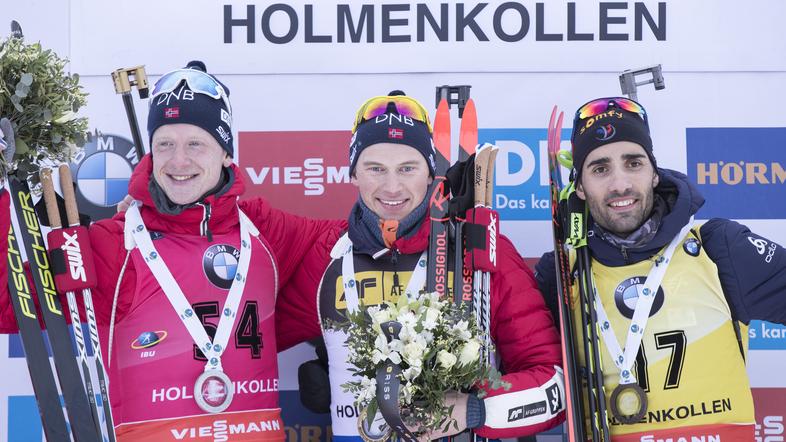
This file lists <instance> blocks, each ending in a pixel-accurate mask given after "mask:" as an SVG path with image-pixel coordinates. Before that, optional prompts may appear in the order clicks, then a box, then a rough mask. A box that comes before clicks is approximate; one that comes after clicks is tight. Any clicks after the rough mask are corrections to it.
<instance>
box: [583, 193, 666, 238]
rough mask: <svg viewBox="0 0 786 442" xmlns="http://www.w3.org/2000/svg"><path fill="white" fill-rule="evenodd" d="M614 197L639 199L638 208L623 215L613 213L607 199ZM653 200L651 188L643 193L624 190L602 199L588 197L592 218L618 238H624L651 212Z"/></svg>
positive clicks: (653, 195)
mask: <svg viewBox="0 0 786 442" xmlns="http://www.w3.org/2000/svg"><path fill="white" fill-rule="evenodd" d="M615 198H634V199H637V200H639V210H636V211H633V212H629V213H626V214H623V215H615V214H613V213H612V209H611V208H610V207H609V206H608V204H609V201H610V200H612V199H615ZM654 202H655V191H654V189H652V188H649V190H648V191H647V192H646V193H645V194H640V193H637V192H633V191H631V192H626V193H624V194H619V193H616V192H615V193H611V194H608V195H606V196H604V198H603V199H597V198H588V204H589V210H590V214H591V215H592V219H593V220H594V221H595V222H596V223H598V224H599V225H600V226H601V227H602V228H603V229H605V230H606V231H608V232H611V233H613V234H615V235H617V236H619V237H620V238H626V237H627V236H628V235H630V234H631V233H632V232H634V231H635V230H636V229H638V228H639V227H640V226H641V225H642V224H644V222H645V221H647V219H648V218H649V217H650V215H651V214H652V207H653V205H654Z"/></svg>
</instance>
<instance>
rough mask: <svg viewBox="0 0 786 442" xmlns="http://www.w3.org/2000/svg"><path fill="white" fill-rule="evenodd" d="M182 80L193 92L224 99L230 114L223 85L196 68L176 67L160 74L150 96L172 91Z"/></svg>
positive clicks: (227, 97)
mask: <svg viewBox="0 0 786 442" xmlns="http://www.w3.org/2000/svg"><path fill="white" fill-rule="evenodd" d="M183 81H185V82H186V84H187V85H188V88H189V89H191V90H192V91H193V92H195V93H198V94H203V95H207V96H208V97H212V98H215V99H219V98H220V99H222V100H224V104H225V105H226V107H227V111H228V112H229V113H230V114H231V113H232V107H231V106H230V104H229V96H228V95H227V93H226V90H225V89H224V86H222V85H221V83H219V82H218V80H216V79H215V78H213V76H212V75H210V74H207V73H205V72H202V71H200V70H197V69H177V70H174V71H172V72H168V73H166V74H164V75H163V76H161V78H159V79H158V81H156V84H155V86H153V92H152V93H151V94H150V97H151V98H155V97H157V96H158V95H161V94H167V93H170V92H173V91H174V90H175V89H177V88H178V87H179V86H180V84H181V83H182V82H183ZM151 103H152V100H151Z"/></svg>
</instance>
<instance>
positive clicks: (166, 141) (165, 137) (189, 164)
mask: <svg viewBox="0 0 786 442" xmlns="http://www.w3.org/2000/svg"><path fill="white" fill-rule="evenodd" d="M152 152H153V177H154V178H155V180H156V182H157V183H158V184H159V185H160V186H161V188H162V189H163V190H164V193H166V196H167V197H169V199H170V200H171V201H172V202H173V203H175V204H181V205H182V204H191V203H194V202H196V201H197V200H198V199H199V198H200V197H202V195H204V194H205V193H207V192H208V191H210V190H211V189H213V188H214V187H216V185H217V184H218V180H219V179H220V178H221V169H222V168H223V167H227V166H229V165H230V164H231V163H232V158H230V157H229V155H228V154H227V153H226V152H225V151H224V150H223V149H221V146H219V144H218V142H217V141H216V140H215V138H213V137H212V136H211V135H210V134H209V133H208V132H207V131H205V130H204V129H202V128H200V127H198V126H194V125H192V124H167V125H164V126H161V127H159V128H158V129H156V131H155V132H154V133H153V141H152Z"/></svg>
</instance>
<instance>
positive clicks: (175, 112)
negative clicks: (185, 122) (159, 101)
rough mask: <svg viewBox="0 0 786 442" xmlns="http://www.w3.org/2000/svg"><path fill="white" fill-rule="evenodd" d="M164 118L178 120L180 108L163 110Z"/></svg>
mask: <svg viewBox="0 0 786 442" xmlns="http://www.w3.org/2000/svg"><path fill="white" fill-rule="evenodd" d="M164 118H180V108H179V107H167V108H164Z"/></svg>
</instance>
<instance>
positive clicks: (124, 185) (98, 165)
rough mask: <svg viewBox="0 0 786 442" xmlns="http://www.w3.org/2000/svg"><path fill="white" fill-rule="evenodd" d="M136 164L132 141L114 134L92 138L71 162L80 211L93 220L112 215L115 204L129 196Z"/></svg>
mask: <svg viewBox="0 0 786 442" xmlns="http://www.w3.org/2000/svg"><path fill="white" fill-rule="evenodd" d="M138 162H139V160H138V159H137V158H136V151H135V150H134V145H133V143H131V141H129V140H127V139H125V138H122V137H119V136H117V135H109V134H101V135H99V136H94V137H93V139H92V140H91V141H90V142H89V143H87V144H85V146H84V150H83V151H82V152H80V153H79V154H78V155H77V156H76V157H75V158H74V162H73V163H71V174H72V175H73V176H74V181H75V182H76V197H77V204H78V205H79V209H80V211H82V212H84V213H86V214H88V215H90V217H91V218H93V219H94V220H96V219H102V218H109V217H111V216H112V215H114V214H115V206H116V205H117V203H119V202H120V201H122V200H123V198H124V197H125V196H126V195H128V182H129V180H130V178H131V172H133V170H134V166H135V165H136V163H138Z"/></svg>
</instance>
